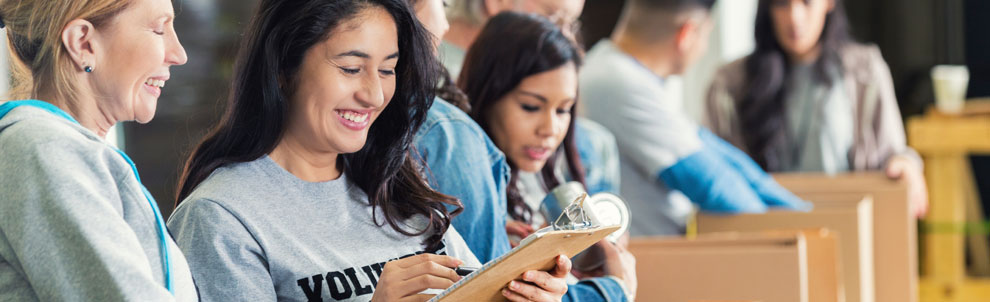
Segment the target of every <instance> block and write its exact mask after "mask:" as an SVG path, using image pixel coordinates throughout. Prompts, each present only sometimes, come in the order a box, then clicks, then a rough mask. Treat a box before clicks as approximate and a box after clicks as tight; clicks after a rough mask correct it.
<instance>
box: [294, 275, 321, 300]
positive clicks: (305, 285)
mask: <svg viewBox="0 0 990 302" xmlns="http://www.w3.org/2000/svg"><path fill="white" fill-rule="evenodd" d="M309 280H310V278H302V279H299V280H298V281H296V284H299V287H300V288H302V291H303V293H304V294H306V300H309V301H310V302H313V301H323V275H313V277H312V280H313V282H312V284H313V286H312V287H310V286H309V285H310V282H309Z"/></svg>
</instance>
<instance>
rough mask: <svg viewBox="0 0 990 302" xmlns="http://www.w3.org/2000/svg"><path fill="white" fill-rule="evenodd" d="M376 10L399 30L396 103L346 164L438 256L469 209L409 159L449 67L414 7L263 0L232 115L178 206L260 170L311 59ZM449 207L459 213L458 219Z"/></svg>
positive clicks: (392, 218) (202, 154)
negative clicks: (240, 168)
mask: <svg viewBox="0 0 990 302" xmlns="http://www.w3.org/2000/svg"><path fill="white" fill-rule="evenodd" d="M371 7H380V8H383V9H384V10H386V11H387V12H388V14H389V15H391V16H392V18H393V20H394V21H395V24H396V28H397V31H398V46H399V52H400V54H401V59H400V60H399V61H398V65H397V66H396V79H397V81H396V88H395V94H394V96H393V97H392V99H391V101H390V102H389V104H388V106H387V107H386V108H385V109H384V110H383V111H382V113H381V115H380V116H379V118H378V119H377V120H376V122H375V123H374V124H372V126H371V128H370V129H369V133H368V139H367V142H366V143H365V145H364V147H363V148H362V149H361V150H360V151H358V152H356V153H350V154H343V155H341V159H342V162H343V170H344V173H345V174H346V175H347V177H348V179H349V180H350V181H352V182H353V183H354V184H356V185H357V186H358V187H360V188H361V189H362V190H363V191H364V192H365V193H366V194H367V195H368V199H369V201H370V203H371V205H372V206H373V207H374V208H375V210H379V209H380V210H381V211H382V212H383V213H384V214H385V215H384V216H385V220H386V221H387V223H388V224H389V225H391V226H392V228H394V229H395V230H396V231H398V232H400V233H402V234H405V235H408V236H418V235H422V234H431V235H430V236H429V238H427V240H426V242H424V244H426V245H427V246H428V247H431V248H432V247H435V246H437V245H438V244H439V243H440V240H441V239H442V236H443V234H444V232H446V230H447V227H448V226H449V225H450V218H451V216H452V215H454V214H456V213H457V212H459V211H460V210H461V209H460V203H459V202H458V201H457V200H456V199H455V198H452V197H449V196H446V195H443V194H440V193H438V192H436V191H434V190H432V189H430V188H429V187H428V185H427V183H426V182H425V181H424V180H423V179H422V177H421V175H420V174H419V171H420V169H419V168H418V167H417V166H416V161H415V160H411V157H410V155H409V154H410V153H409V149H410V144H411V142H412V139H413V137H414V134H415V131H416V129H418V128H419V126H420V125H421V124H422V123H423V121H424V120H425V118H426V112H427V110H428V109H429V108H430V106H431V105H432V102H433V97H434V93H435V92H434V89H435V87H436V84H437V79H438V78H439V77H440V74H439V66H440V65H439V63H438V62H437V61H436V58H434V55H433V52H432V51H431V49H432V48H431V42H430V36H429V33H428V32H427V31H426V30H425V29H424V28H423V27H422V26H421V25H420V23H419V22H418V21H417V20H416V17H415V15H414V14H413V13H412V11H411V9H410V8H409V7H408V5H407V3H406V1H405V0H335V1H324V0H294V1H281V0H263V1H261V5H260V7H259V9H258V12H257V14H256V16H255V17H254V19H253V21H252V22H251V25H250V26H249V27H248V30H247V35H246V36H245V37H244V41H243V44H242V46H241V50H240V53H239V54H238V59H237V63H236V66H235V68H234V80H233V85H232V87H231V91H230V97H229V98H228V105H227V111H226V113H225V114H224V117H223V119H222V121H221V122H220V124H219V125H217V127H216V128H215V129H213V131H212V132H210V133H209V134H208V135H207V136H206V138H205V139H204V140H203V141H202V142H201V143H200V145H199V146H198V147H196V148H195V150H194V151H193V153H192V155H191V156H190V157H189V160H188V161H187V162H186V166H185V170H184V171H183V173H182V176H181V178H180V180H179V190H178V194H177V197H176V205H178V204H179V203H180V202H182V200H183V199H185V198H186V197H188V196H189V194H190V193H191V192H192V191H193V190H194V189H195V188H196V186H198V185H199V184H200V183H202V182H203V181H204V180H206V178H207V177H209V175H210V174H211V173H213V171H214V170H216V169H217V168H220V167H222V166H224V165H227V164H230V163H238V162H247V161H253V160H256V159H258V158H260V157H262V156H264V155H265V154H268V153H271V152H272V150H274V149H275V147H276V145H278V143H279V142H280V141H281V139H282V136H283V135H284V132H285V129H286V121H287V119H288V113H289V107H288V96H289V95H291V92H290V91H287V90H286V89H287V87H293V85H292V82H293V81H294V78H295V75H296V73H297V72H298V70H299V68H300V65H301V64H302V60H303V57H304V55H305V53H306V51H307V50H308V49H310V48H311V47H313V46H314V45H316V44H318V43H319V42H322V41H325V40H326V39H328V36H329V35H330V33H331V32H332V30H333V29H334V28H336V27H337V26H338V25H340V24H341V23H342V22H345V21H346V20H349V19H350V18H353V17H354V16H355V15H357V14H358V13H359V12H361V11H362V10H363V9H367V8H371ZM446 205H452V206H455V207H456V210H455V211H454V212H453V213H449V212H448V211H447V208H446ZM413 215H423V216H426V217H427V218H429V221H430V223H429V225H428V226H427V227H426V228H425V229H423V230H417V231H407V230H406V229H405V228H403V227H401V226H400V224H402V221H401V220H404V219H408V218H410V217H412V216H413ZM376 223H378V222H377V221H376ZM380 225H384V223H382V224H380Z"/></svg>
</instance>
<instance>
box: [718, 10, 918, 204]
mask: <svg viewBox="0 0 990 302" xmlns="http://www.w3.org/2000/svg"><path fill="white" fill-rule="evenodd" d="M755 34H756V50H755V51H754V53H753V54H751V55H749V56H748V57H746V58H743V59H741V60H739V61H736V62H734V63H731V64H729V65H727V66H725V67H723V68H722V70H720V72H718V75H717V77H716V79H715V81H714V83H713V84H712V87H711V90H710V92H709V95H708V104H707V105H708V109H707V112H708V113H707V117H706V119H707V123H708V124H709V125H710V126H711V129H712V131H714V132H715V133H716V134H718V135H719V136H721V137H723V138H725V139H726V140H728V141H730V142H732V143H733V144H735V145H736V146H737V147H739V148H741V149H743V150H745V151H746V152H747V153H748V154H749V155H750V156H751V157H753V159H754V160H756V162H758V163H759V164H760V165H761V166H763V168H764V169H767V170H768V171H771V172H826V173H841V172H847V171H867V170H884V171H886V173H887V175H888V176H889V177H890V178H892V179H902V178H903V179H906V180H907V181H908V183H909V185H910V190H911V193H910V196H909V199H910V201H909V202H910V203H911V209H912V212H913V214H915V215H917V216H921V215H923V214H924V212H925V210H926V208H927V198H928V197H927V192H926V189H925V181H924V176H923V175H922V163H921V158H920V157H919V156H918V155H917V153H915V152H914V151H913V150H911V149H910V148H909V147H907V145H906V140H905V134H904V127H903V121H902V119H901V115H900V110H899V109H898V105H897V99H896V97H895V95H894V86H893V82H892V80H891V76H890V70H889V69H888V67H887V64H886V63H885V62H884V60H883V57H882V56H881V54H880V50H879V49H878V48H877V47H876V46H872V45H862V44H858V43H856V42H854V41H853V39H852V38H851V37H850V34H849V28H848V20H847V18H846V15H845V11H844V9H843V4H842V0H761V1H760V2H759V7H758V10H757V17H756V30H755Z"/></svg>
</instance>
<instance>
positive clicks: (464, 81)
mask: <svg viewBox="0 0 990 302" xmlns="http://www.w3.org/2000/svg"><path fill="white" fill-rule="evenodd" d="M506 37H510V38H508V39H507V38H506ZM567 63H574V65H575V67H577V66H580V65H581V52H580V50H579V48H578V47H577V46H575V42H574V41H572V40H571V39H569V38H567V36H565V35H564V33H563V32H561V30H560V28H559V27H557V25H555V24H553V23H551V22H550V21H549V20H547V19H546V18H543V17H541V16H538V15H532V14H521V13H515V12H504V13H500V14H498V15H496V16H495V17H493V18H492V19H490V20H489V21H488V24H487V25H485V27H484V29H482V30H481V34H479V35H478V38H477V39H476V40H475V42H474V44H472V45H471V49H469V50H468V52H467V56H466V57H465V60H464V67H463V68H462V69H461V76H460V79H459V80H458V81H457V83H458V86H460V87H461V89H462V90H463V91H464V93H465V94H467V96H468V99H469V100H471V107H473V108H472V111H471V117H472V118H473V119H474V120H475V121H477V122H478V124H479V125H481V128H482V129H484V130H485V132H487V133H488V134H489V136H490V135H491V128H490V127H489V125H490V122H489V121H488V120H486V119H485V114H484V113H485V112H488V111H490V110H491V108H492V106H494V105H495V103H497V102H498V101H499V100H500V99H501V98H502V97H503V96H505V95H506V94H508V93H509V92H511V91H512V90H513V89H515V88H516V86H519V83H521V82H522V81H523V79H525V78H526V77H529V76H532V75H535V74H538V73H541V72H545V71H550V70H553V69H556V68H558V67H560V66H563V65H565V64H567ZM575 107H576V106H575ZM571 115H572V116H575V117H576V116H577V113H576V111H573V110H572V111H571ZM575 120H576V118H571V122H570V125H568V128H567V134H566V136H565V137H564V141H563V143H562V144H561V147H560V148H563V149H564V155H565V156H566V157H567V166H568V168H569V169H570V172H571V178H572V179H574V180H576V181H579V182H581V183H582V184H583V183H584V167H582V166H581V162H580V156H579V155H578V152H577V147H576V145H575V143H574V128H575V127H574V122H575ZM558 154H560V153H559V152H555V153H554V155H553V156H551V157H550V159H548V160H547V164H546V165H544V166H543V170H542V171H541V175H542V176H543V182H544V183H543V184H544V186H546V187H547V188H548V189H552V188H554V187H556V186H557V185H559V184H560V182H559V181H558V180H557V176H556V174H555V173H554V172H555V170H556V169H555V166H556V162H557V156H558ZM508 162H509V166H510V167H512V176H511V178H510V180H509V185H508V188H507V190H506V191H507V193H508V196H507V197H508V206H509V209H508V210H509V216H511V217H512V218H513V219H515V220H519V221H526V222H529V221H530V217H531V216H532V213H531V212H532V211H531V210H530V209H529V206H527V205H526V203H525V202H524V201H523V199H522V195H521V194H520V193H519V190H518V189H517V188H516V181H517V178H518V177H517V175H518V169H517V168H516V165H515V163H513V162H512V160H508Z"/></svg>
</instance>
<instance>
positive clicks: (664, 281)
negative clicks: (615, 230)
mask: <svg viewBox="0 0 990 302" xmlns="http://www.w3.org/2000/svg"><path fill="white" fill-rule="evenodd" d="M835 242H836V238H835V237H834V234H832V233H829V232H828V231H824V230H821V229H815V230H808V231H791V232H772V233H764V234H717V235H708V236H699V237H698V238H695V239H684V238H679V237H678V238H671V237H667V238H664V237H652V238H651V237H642V238H633V239H632V240H631V241H630V244H629V251H630V252H632V254H633V255H635V256H636V272H637V276H638V280H639V290H638V292H637V295H636V299H637V301H665V302H688V301H707V300H732V301H737V300H744V301H763V302H841V300H838V299H834V300H827V299H826V298H824V297H829V296H831V297H839V296H841V295H840V291H841V288H840V287H839V284H840V281H839V280H838V268H837V266H838V263H837V260H838V256H837V251H836V249H835V244H836V243H835ZM809 271H824V272H825V273H821V274H809ZM828 271H831V273H828ZM828 279H831V280H828ZM828 292H831V294H828ZM813 296H814V297H818V298H811V297H813Z"/></svg>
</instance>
